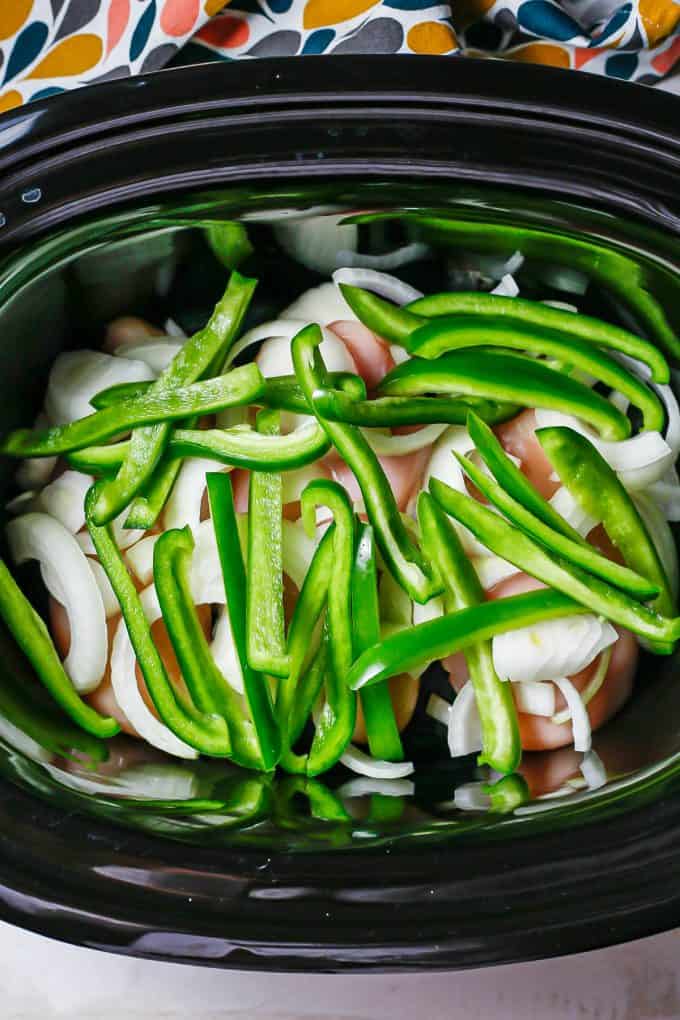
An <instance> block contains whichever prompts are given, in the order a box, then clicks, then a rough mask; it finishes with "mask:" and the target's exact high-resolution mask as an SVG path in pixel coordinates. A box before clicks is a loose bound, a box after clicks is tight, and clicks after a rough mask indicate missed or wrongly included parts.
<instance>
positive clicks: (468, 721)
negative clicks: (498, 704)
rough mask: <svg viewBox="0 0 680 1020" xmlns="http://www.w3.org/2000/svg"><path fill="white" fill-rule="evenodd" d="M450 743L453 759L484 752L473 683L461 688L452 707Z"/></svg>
mask: <svg viewBox="0 0 680 1020" xmlns="http://www.w3.org/2000/svg"><path fill="white" fill-rule="evenodd" d="M448 742H449V753H450V754H451V757H452V758H458V757H459V756H460V755H464V754H472V753H473V752H475V751H481V750H482V726H481V722H480V719H479V712H478V710H477V700H476V698H475V689H474V687H473V686H472V684H471V683H466V684H465V686H464V687H462V688H461V690H460V691H459V692H458V694H457V695H456V699H455V701H454V702H453V705H452V706H451V711H450V712H449V726H448Z"/></svg>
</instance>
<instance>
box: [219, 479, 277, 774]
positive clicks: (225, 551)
mask: <svg viewBox="0 0 680 1020" xmlns="http://www.w3.org/2000/svg"><path fill="white" fill-rule="evenodd" d="M206 480H207V485H208V499H209V501H210V514H211V518H212V522H213V527H214V529H215V539H216V542H217V552H218V555H219V558H220V565H221V567H222V576H223V578H224V591H225V595H226V599H227V613H228V614H229V623H230V625H231V634H232V639H233V642H234V646H235V648H236V653H237V655H238V659H239V663H240V665H241V674H242V676H243V690H244V693H245V701H246V705H245V706H242V710H241V712H240V713H237V714H236V715H235V719H236V726H233V725H232V738H233V745H234V751H235V752H236V753H238V754H240V755H241V756H242V758H244V760H245V758H246V755H247V757H248V759H249V760H250V762H251V763H254V764H251V765H250V766H249V767H251V768H252V767H256V768H260V767H262V768H264V769H265V770H266V771H269V769H272V768H274V766H275V765H276V762H277V761H278V759H279V755H280V753H281V735H280V733H279V728H278V725H277V722H276V719H275V716H274V709H273V706H272V699H271V695H270V692H269V685H268V684H267V682H266V679H265V677H263V676H262V675H261V674H260V673H256V672H255V671H254V670H252V669H251V668H250V666H249V664H248V656H247V649H246V643H247V638H246V585H247V580H246V571H245V566H244V563H243V553H242V551H241V543H240V540H239V532H238V524H237V518H236V511H235V509H234V495H233V491H232V487H231V479H230V478H229V477H228V475H225V474H218V473H213V472H208V474H207V475H206ZM246 708H247V712H246V711H245V709H246ZM248 714H249V716H250V720H252V725H250V726H247V725H246V723H245V722H244V721H243V718H244V716H245V717H246V718H247V716H248ZM250 720H248V721H250ZM253 729H254V732H253ZM234 757H236V754H235V755H234Z"/></svg>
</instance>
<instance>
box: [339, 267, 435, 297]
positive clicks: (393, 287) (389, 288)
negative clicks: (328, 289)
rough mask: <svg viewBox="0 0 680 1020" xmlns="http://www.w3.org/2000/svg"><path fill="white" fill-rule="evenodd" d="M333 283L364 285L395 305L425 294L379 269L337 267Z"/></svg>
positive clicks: (366, 288)
mask: <svg viewBox="0 0 680 1020" xmlns="http://www.w3.org/2000/svg"><path fill="white" fill-rule="evenodd" d="M333 283H334V284H335V285H336V287H338V288H339V286H340V284H341V283H347V284H349V285H350V286H351V287H362V288H363V289H364V290H370V291H372V292H373V293H374V294H378V296H379V297H383V298H385V299H386V300H387V301H393V302H394V303H395V305H400V306H401V305H408V304H410V303H411V301H417V300H418V298H421V297H422V296H423V292H422V291H421V290H416V288H415V287H411V285H410V284H408V283H404V282H403V281H402V280H398V279H397V277H396V276H391V275H390V274H389V273H380V272H378V270H377V269H355V268H350V267H344V268H342V269H336V270H335V272H334V273H333Z"/></svg>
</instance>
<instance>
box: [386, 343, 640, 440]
mask: <svg viewBox="0 0 680 1020" xmlns="http://www.w3.org/2000/svg"><path fill="white" fill-rule="evenodd" d="M378 393H379V394H380V395H381V396H417V395H419V394H423V393H451V394H455V395H456V396H461V395H462V396H468V395H470V396H477V397H486V398H488V399H490V400H507V401H510V402H512V403H517V404H521V405H522V406H524V407H550V408H553V409H554V410H557V411H562V412H564V413H565V414H573V415H576V417H577V418H581V419H582V420H584V421H587V422H589V423H590V424H592V425H594V426H595V428H597V429H598V431H599V432H600V434H601V435H602V437H603V439H625V438H626V437H627V436H629V435H630V431H631V427H630V422H629V421H628V419H627V418H626V416H625V415H624V414H622V413H621V411H619V410H618V408H616V407H614V405H613V404H611V403H610V402H609V401H608V400H606V399H605V398H604V397H602V396H600V394H599V393H594V392H593V391H592V390H590V389H588V387H587V386H584V385H583V383H580V382H577V381H576V380H575V379H571V378H570V377H569V376H567V375H562V374H561V373H560V372H557V371H555V370H554V369H552V368H548V367H547V365H544V364H543V363H542V362H540V361H536V360H535V359H534V358H530V357H525V356H523V355H521V354H516V353H510V352H509V351H508V352H506V351H497V350H493V349H490V350H483V351H480V350H462V351H453V352H452V353H451V354H442V356H441V357H440V358H437V360H436V361H425V360H424V359H421V358H411V359H410V360H409V361H405V362H404V363H403V364H401V365H398V366H397V368H393V369H392V371H391V372H388V374H387V375H386V376H385V378H384V379H383V380H382V382H381V383H380V386H379V387H378Z"/></svg>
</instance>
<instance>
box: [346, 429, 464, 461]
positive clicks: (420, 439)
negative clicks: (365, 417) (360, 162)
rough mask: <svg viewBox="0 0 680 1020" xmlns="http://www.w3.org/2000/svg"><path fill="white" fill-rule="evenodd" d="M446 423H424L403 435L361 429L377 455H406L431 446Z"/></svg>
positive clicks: (443, 430)
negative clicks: (414, 430) (415, 429)
mask: <svg viewBox="0 0 680 1020" xmlns="http://www.w3.org/2000/svg"><path fill="white" fill-rule="evenodd" d="M447 428H448V426H447V425H436V424H435V425H424V426H423V428H421V429H418V430H417V431H416V432H407V433H405V434H403V435H394V433H385V432H382V431H381V430H380V429H369V428H366V429H362V430H361V431H362V432H363V434H364V438H365V439H366V440H367V442H368V444H369V445H370V447H371V448H372V450H373V452H374V453H376V454H377V455H378V456H379V457H406V456H408V455H409V454H411V453H416V452H417V451H418V450H423V449H425V447H427V446H432V444H433V443H435V442H436V441H437V439H439V437H440V436H441V434H442V433H443V432H445V431H446V429H447Z"/></svg>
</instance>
